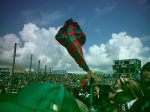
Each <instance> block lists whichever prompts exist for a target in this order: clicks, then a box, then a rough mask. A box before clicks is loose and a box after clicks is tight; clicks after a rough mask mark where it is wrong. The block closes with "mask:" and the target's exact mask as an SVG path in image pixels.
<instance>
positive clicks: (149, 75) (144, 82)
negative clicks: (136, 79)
mask: <svg viewBox="0 0 150 112" xmlns="http://www.w3.org/2000/svg"><path fill="white" fill-rule="evenodd" d="M141 88H142V91H143V93H144V96H142V97H141V98H139V99H138V100H137V101H136V102H135V103H134V104H133V106H132V107H131V109H130V111H131V112H149V111H150V62H148V63H146V64H145V65H144V66H143V67H142V70H141Z"/></svg>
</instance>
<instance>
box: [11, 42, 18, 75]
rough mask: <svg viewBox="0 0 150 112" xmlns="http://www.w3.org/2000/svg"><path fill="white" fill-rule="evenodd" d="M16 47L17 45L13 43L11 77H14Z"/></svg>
mask: <svg viewBox="0 0 150 112" xmlns="http://www.w3.org/2000/svg"><path fill="white" fill-rule="evenodd" d="M16 46H17V43H15V45H14V56H13V66H12V75H14V69H15V58H16Z"/></svg>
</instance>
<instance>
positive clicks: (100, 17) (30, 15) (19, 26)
mask: <svg viewBox="0 0 150 112" xmlns="http://www.w3.org/2000/svg"><path fill="white" fill-rule="evenodd" d="M69 18H73V20H75V21H77V22H78V23H79V24H80V26H81V28H82V30H83V31H84V32H85V34H86V43H85V45H84V46H83V49H84V57H85V60H86V62H87V64H88V65H89V66H90V68H91V69H92V70H105V71H111V69H112V64H113V60H116V59H130V58H137V59H140V60H141V61H142V64H144V63H146V62H147V61H149V60H150V1H149V0H74V1H70V0H0V65H10V66H11V65H12V56H13V46H14V43H15V42H16V43H17V56H16V66H21V67H29V63H30V55H31V54H33V65H34V66H33V67H34V68H35V69H37V65H38V60H41V64H42V65H41V67H44V65H47V66H48V67H49V68H53V69H66V70H81V69H80V68H79V67H78V65H77V64H76V63H75V61H74V60H73V59H72V58H71V56H69V54H68V52H67V51H66V49H64V48H63V47H62V46H61V45H59V43H58V42H57V41H56V40H55V34H56V33H57V31H58V30H59V28H60V27H61V26H62V25H63V24H64V21H66V20H67V19H69ZM81 71H82V70H81Z"/></svg>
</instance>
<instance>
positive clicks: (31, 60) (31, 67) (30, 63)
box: [29, 54, 33, 73]
mask: <svg viewBox="0 0 150 112" xmlns="http://www.w3.org/2000/svg"><path fill="white" fill-rule="evenodd" d="M32 57H33V55H32V54H31V59H30V69H29V73H31V68H32Z"/></svg>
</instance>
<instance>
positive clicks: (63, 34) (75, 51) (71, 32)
mask: <svg viewBox="0 0 150 112" xmlns="http://www.w3.org/2000/svg"><path fill="white" fill-rule="evenodd" d="M55 38H56V40H57V41H58V42H59V43H60V44H61V45H62V46H64V47H65V48H66V49H67V51H68V52H69V54H70V55H71V56H72V57H73V58H74V60H75V61H76V63H77V64H78V65H79V66H80V67H81V68H82V69H83V70H84V71H86V72H87V74H88V75H90V77H94V78H95V79H96V80H99V77H97V76H96V75H94V74H93V73H92V71H91V70H90V69H89V67H88V65H87V64H86V62H85V60H84V57H83V51H82V46H83V45H84V44H85V41H86V36H85V34H84V32H83V31H82V29H81V28H80V26H79V24H78V23H77V22H75V21H73V20H72V19H69V20H67V21H66V22H65V24H64V26H63V27H62V28H60V30H59V31H58V33H57V34H56V36H55Z"/></svg>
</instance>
